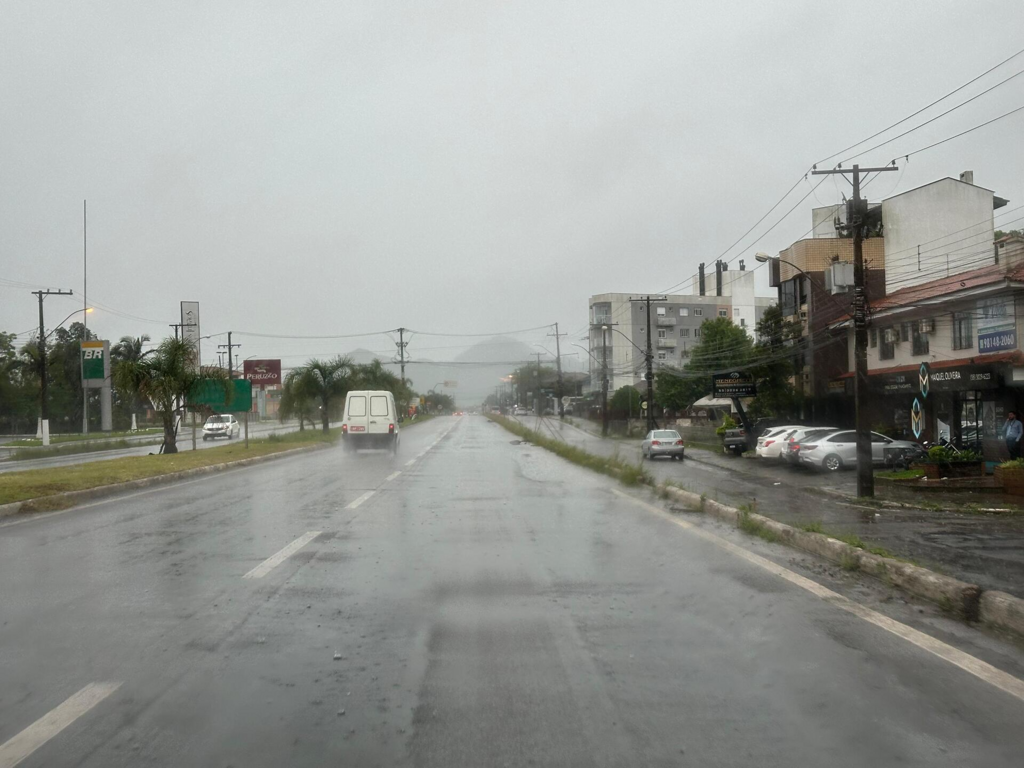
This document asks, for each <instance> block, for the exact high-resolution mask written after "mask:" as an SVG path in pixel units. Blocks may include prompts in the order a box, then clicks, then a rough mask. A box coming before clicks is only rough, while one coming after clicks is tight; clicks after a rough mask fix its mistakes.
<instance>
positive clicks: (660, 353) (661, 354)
mask: <svg viewBox="0 0 1024 768" xmlns="http://www.w3.org/2000/svg"><path fill="white" fill-rule="evenodd" d="M658 359H659V360H664V359H665V353H664V352H659V353H658Z"/></svg>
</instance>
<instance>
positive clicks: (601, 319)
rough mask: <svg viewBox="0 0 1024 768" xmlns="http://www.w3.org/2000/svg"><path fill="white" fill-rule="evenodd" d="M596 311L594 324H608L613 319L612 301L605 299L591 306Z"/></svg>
mask: <svg viewBox="0 0 1024 768" xmlns="http://www.w3.org/2000/svg"><path fill="white" fill-rule="evenodd" d="M591 310H592V311H593V313H594V324H595V325H606V324H608V323H610V322H611V321H612V305H611V302H608V301H603V302H598V303H597V304H594V305H593V306H592V307H591Z"/></svg>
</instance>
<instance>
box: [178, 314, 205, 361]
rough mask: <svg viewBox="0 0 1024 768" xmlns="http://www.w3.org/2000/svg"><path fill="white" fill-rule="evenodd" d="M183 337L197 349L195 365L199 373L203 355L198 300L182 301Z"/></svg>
mask: <svg viewBox="0 0 1024 768" xmlns="http://www.w3.org/2000/svg"><path fill="white" fill-rule="evenodd" d="M181 338H182V340H184V341H187V342H189V343H190V344H191V345H192V348H193V349H195V351H196V355H195V360H194V361H193V367H194V370H195V372H196V373H198V372H199V364H200V360H202V355H201V354H200V351H199V302H198V301H183V302H181Z"/></svg>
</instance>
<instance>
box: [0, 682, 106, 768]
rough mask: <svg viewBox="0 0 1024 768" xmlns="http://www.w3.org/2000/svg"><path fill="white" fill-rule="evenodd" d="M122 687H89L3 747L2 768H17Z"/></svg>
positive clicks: (0, 760)
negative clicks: (16, 767)
mask: <svg viewBox="0 0 1024 768" xmlns="http://www.w3.org/2000/svg"><path fill="white" fill-rule="evenodd" d="M120 687H121V684H120V683H89V685H87V686H85V688H83V689H82V690H80V691H79V692H78V693H76V694H74V695H73V696H72V697H71V698H69V699H66V700H65V701H64V703H63V704H60V705H59V706H58V707H57V708H56V709H52V710H50V711H49V712H48V713H46V714H45V715H43V716H42V717H41V718H39V719H38V720H36V721H35V722H34V723H32V725H30V726H29V727H28V728H26V729H25V730H23V731H22V732H21V733H19V734H17V735H15V736H12V737H11V738H10V739H9V740H8V741H6V742H5V743H4V744H0V768H14V766H16V765H17V764H18V763H20V762H21V761H22V760H24V759H25V758H26V757H28V756H29V755H31V754H32V753H33V752H35V751H36V750H37V749H39V748H40V747H41V746H43V744H45V743H46V742H48V741H49V740H50V739H52V738H53V737H54V736H56V735H57V734H58V733H60V732H61V731H63V730H64V729H65V728H67V727H68V726H69V725H71V724H72V723H73V722H75V720H77V719H78V718H80V717H81V716H82V715H84V714H85V713H86V712H88V711H89V710H90V709H92V708H93V707H95V706H96V705H97V704H99V703H100V702H101V701H103V700H104V699H105V698H107V696H109V695H110V694H112V693H113V692H114V691H116V690H117V689H118V688H120Z"/></svg>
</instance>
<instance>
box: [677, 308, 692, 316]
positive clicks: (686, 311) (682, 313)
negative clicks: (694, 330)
mask: <svg viewBox="0 0 1024 768" xmlns="http://www.w3.org/2000/svg"><path fill="white" fill-rule="evenodd" d="M679 316H680V317H689V316H690V308H689V307H680V308H679Z"/></svg>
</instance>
